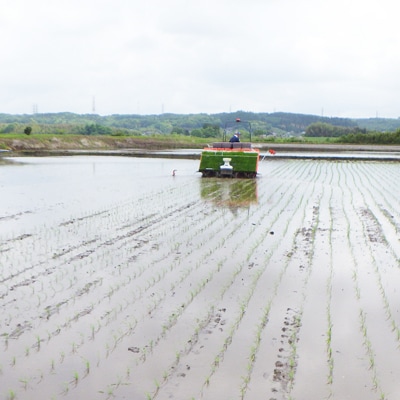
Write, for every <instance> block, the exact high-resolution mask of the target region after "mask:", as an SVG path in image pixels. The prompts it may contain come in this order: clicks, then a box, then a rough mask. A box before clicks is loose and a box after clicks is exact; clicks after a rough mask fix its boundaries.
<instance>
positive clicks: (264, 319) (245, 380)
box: [240, 193, 311, 399]
mask: <svg viewBox="0 0 400 400" xmlns="http://www.w3.org/2000/svg"><path fill="white" fill-rule="evenodd" d="M304 196H305V194H304V193H303V194H302V196H301V198H300V201H299V205H298V207H296V208H297V209H299V208H301V204H302V203H303V202H304V200H305V199H304ZM310 197H311V196H310ZM310 197H308V199H307V200H306V202H305V205H304V206H303V209H304V210H305V209H306V205H307V204H308V201H309V199H310ZM293 216H294V213H293V215H292V216H291V217H289V218H288V220H287V223H286V226H285V228H284V231H283V237H285V236H287V232H288V229H289V225H290V222H291V221H292V220H293ZM304 219H305V212H304V213H303V215H302V218H301V221H304ZM296 240H297V239H296V235H293V237H292V244H291V248H292V249H296V248H297V245H296ZM271 256H272V252H271V253H270V254H268V256H267V257H266V258H265V260H264V265H266V266H267V265H268V262H269V259H270V258H271ZM289 263H290V258H289V257H287V258H286V259H285V261H284V264H283V266H282V268H281V271H280V273H279V275H278V276H277V279H276V281H275V283H274V286H273V291H272V293H271V296H270V298H269V299H268V301H267V304H266V306H265V307H264V309H263V312H262V316H261V319H260V323H259V324H258V325H257V329H256V332H255V335H254V341H253V345H252V346H251V348H250V354H249V357H248V360H249V361H248V364H247V368H246V372H247V373H246V375H244V376H242V385H241V387H240V393H241V394H240V396H241V399H244V397H245V395H246V393H247V390H248V388H249V383H250V380H251V374H252V372H253V368H254V364H255V361H256V358H257V354H258V351H259V348H260V345H261V339H262V332H263V330H264V328H265V327H266V325H267V323H268V317H269V313H270V311H271V306H272V304H273V301H274V298H275V297H276V295H277V293H278V289H279V285H280V283H281V282H282V279H283V277H284V275H285V273H286V272H287V268H288V266H289ZM295 339H296V340H295ZM293 340H294V342H293V341H292V342H293V343H295V342H296V341H297V338H293ZM293 357H295V354H293ZM293 367H294V364H293ZM291 371H292V373H294V369H293V370H291ZM293 378H294V375H293Z"/></svg>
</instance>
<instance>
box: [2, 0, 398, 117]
mask: <svg viewBox="0 0 400 400" xmlns="http://www.w3.org/2000/svg"><path fill="white" fill-rule="evenodd" d="M397 4H399V3H398V0H0V5H1V8H0V44H1V46H0V113H12V114H25V113H26V114H31V113H32V112H33V111H34V109H37V111H38V112H39V113H45V112H64V111H69V112H75V113H92V112H93V107H94V108H95V112H96V113H97V114H100V115H110V114H161V113H163V112H166V113H181V114H189V113H210V114H213V113H219V112H230V111H231V112H234V111H237V110H244V111H252V112H268V113H270V112H274V111H284V112H293V113H305V114H314V115H324V116H328V117H330V116H339V117H376V116H379V117H390V118H398V117H400V40H399V39H400V29H399V24H398V15H399V6H398V5H397Z"/></svg>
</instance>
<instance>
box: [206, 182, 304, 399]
mask: <svg viewBox="0 0 400 400" xmlns="http://www.w3.org/2000/svg"><path fill="white" fill-rule="evenodd" d="M296 190H297V187H294V192H296ZM292 197H293V194H292V196H290V197H289V198H288V203H290V202H291V199H292ZM302 201H303V197H302V198H301V199H300V203H301V202H302ZM288 203H286V204H285V203H282V202H280V205H282V209H285V208H286V206H287V204H288ZM296 208H297V207H295V208H294V212H296ZM280 214H281V213H278V214H277V215H276V217H275V218H274V220H273V221H272V224H274V223H275V222H276V220H277V219H278V218H279V216H280ZM290 220H291V217H290V216H289V217H288V219H287V222H286V226H285V227H284V232H283V236H285V235H286V232H287V230H288V227H289V223H290ZM271 226H273V225H271ZM266 232H269V230H266ZM265 237H266V235H264V236H263V239H265ZM294 240H295V239H294ZM262 243H263V240H260V241H258V245H260V244H262ZM276 244H277V243H276ZM257 247H258V246H253V247H252V248H250V250H249V253H248V254H247V260H248V259H250V258H251V254H252V253H253V251H254V250H255V249H256V248H257ZM275 248H276V245H275V246H272V247H271V248H270V252H269V253H268V254H267V256H266V259H265V260H264V262H263V266H262V267H261V268H260V269H259V270H258V271H256V273H255V275H254V277H253V281H252V284H251V286H250V288H249V291H248V295H247V297H246V299H245V300H243V301H241V302H240V310H241V311H240V312H239V315H238V317H237V319H236V320H235V321H234V323H233V324H232V326H231V328H230V329H229V334H228V336H227V337H226V339H225V340H224V344H223V347H222V349H221V351H220V352H219V353H218V354H217V355H216V357H215V361H214V363H213V364H212V369H211V372H210V374H209V375H208V376H207V377H206V379H205V383H204V386H208V385H209V383H210V379H211V376H212V375H213V374H214V373H215V372H216V369H217V367H218V366H219V364H220V361H222V360H223V358H224V354H225V352H226V351H227V349H228V347H229V345H230V344H231V343H232V340H233V335H234V333H235V331H236V330H237V329H238V327H239V325H240V322H241V320H242V318H243V317H244V313H245V310H246V309H247V308H248V305H249V302H250V300H251V298H252V296H253V294H254V292H255V289H256V287H257V284H258V281H259V279H260V278H261V276H262V275H263V273H264V271H265V268H266V267H267V266H268V261H267V259H269V258H270V257H271V255H272V254H273V251H274V249H275ZM288 260H289V259H287V262H286V263H285V264H286V266H285V267H283V268H282V271H281V273H280V274H279V277H278V280H277V282H276V283H275V289H274V292H275V294H276V291H277V288H278V286H279V282H280V281H281V279H282V277H283V275H284V273H285V271H286V268H287V265H288ZM235 274H237V271H236V272H235ZM271 304H272V298H271V299H270V300H269V301H268V304H267V306H266V307H265V309H264V314H263V316H262V320H261V323H260V324H259V326H258V330H257V333H256V337H255V344H253V346H252V347H251V353H250V356H249V360H250V361H249V363H248V365H247V375H245V376H243V377H242V380H243V384H242V387H241V393H242V396H244V394H245V392H246V390H247V387H248V384H249V381H250V376H251V371H252V365H253V363H254V361H255V357H256V353H257V351H258V348H259V345H260V342H261V332H262V330H263V328H264V327H265V325H266V321H267V319H268V314H269V310H270V306H271ZM204 386H203V387H204Z"/></svg>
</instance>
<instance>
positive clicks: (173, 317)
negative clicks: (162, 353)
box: [142, 263, 221, 360]
mask: <svg viewBox="0 0 400 400" xmlns="http://www.w3.org/2000/svg"><path fill="white" fill-rule="evenodd" d="M220 265H221V263H218V268H217V271H218V270H219V269H220ZM207 280H210V276H209V277H208V278H205V279H204V280H203V281H202V282H200V283H199V285H198V286H197V290H195V291H192V292H191V298H190V302H191V301H193V299H194V298H195V296H196V295H197V293H198V292H199V291H200V290H201V289H202V288H203V287H204V286H205V284H206V282H207ZM181 312H182V307H179V308H178V310H177V311H176V312H172V314H171V318H170V319H169V321H168V326H164V332H163V333H164V334H166V331H167V329H170V328H171V327H172V326H173V325H174V324H175V323H176V321H177V318H178V317H179V315H180V314H181ZM158 341H159V340H158V339H156V340H152V341H151V343H152V344H153V345H152V346H151V347H152V348H153V347H154V345H156V344H157V343H158ZM148 347H149V346H145V348H148ZM142 359H143V360H145V357H142Z"/></svg>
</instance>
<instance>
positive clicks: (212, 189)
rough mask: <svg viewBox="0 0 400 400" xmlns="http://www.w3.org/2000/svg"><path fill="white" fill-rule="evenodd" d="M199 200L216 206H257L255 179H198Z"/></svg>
mask: <svg viewBox="0 0 400 400" xmlns="http://www.w3.org/2000/svg"><path fill="white" fill-rule="evenodd" d="M200 193H201V198H202V199H203V200H205V201H210V202H212V203H213V204H215V205H217V206H222V207H228V208H242V207H249V206H250V205H251V204H257V202H258V195H257V179H219V178H202V179H200Z"/></svg>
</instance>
